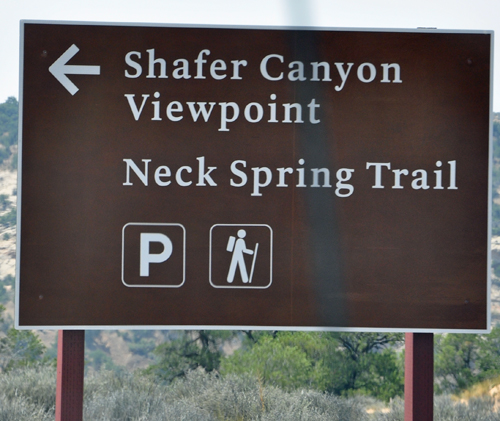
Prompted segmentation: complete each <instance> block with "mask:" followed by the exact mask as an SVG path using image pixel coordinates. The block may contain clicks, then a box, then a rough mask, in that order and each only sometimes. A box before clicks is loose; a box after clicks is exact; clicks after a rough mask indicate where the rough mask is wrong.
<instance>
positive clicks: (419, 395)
mask: <svg viewBox="0 0 500 421" xmlns="http://www.w3.org/2000/svg"><path fill="white" fill-rule="evenodd" d="M433 416H434V334H433V333H407V334H406V337H405V421H432V419H433Z"/></svg>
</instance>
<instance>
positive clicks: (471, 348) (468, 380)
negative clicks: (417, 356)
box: [434, 327, 500, 393]
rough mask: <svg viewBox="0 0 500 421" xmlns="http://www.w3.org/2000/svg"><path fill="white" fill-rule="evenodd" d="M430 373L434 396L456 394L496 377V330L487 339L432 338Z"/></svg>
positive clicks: (499, 360)
mask: <svg viewBox="0 0 500 421" xmlns="http://www.w3.org/2000/svg"><path fill="white" fill-rule="evenodd" d="M434 346H435V358H434V360H435V362H434V372H435V380H436V391H437V392H438V393H459V392H461V391H463V390H465V389H468V388H470V387H471V386H473V385H474V384H476V383H479V382H482V381H484V380H486V379H490V378H494V377H497V376H499V375H500V328H498V327H494V328H493V329H492V331H491V333H490V334H489V335H473V334H451V333H450V334H443V335H436V336H435V345H434Z"/></svg>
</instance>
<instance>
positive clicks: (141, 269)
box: [122, 222, 186, 288]
mask: <svg viewBox="0 0 500 421" xmlns="http://www.w3.org/2000/svg"><path fill="white" fill-rule="evenodd" d="M185 256H186V230H185V228H184V227H183V226H182V225H181V224H167V223H164V224H161V223H157V224H156V223H135V222H134V223H129V224H126V225H125V226H124V227H123V230H122V282H123V284H124V285H126V286H128V287H158V288H178V287H180V286H182V285H183V284H184V281H185V273H186V259H185Z"/></svg>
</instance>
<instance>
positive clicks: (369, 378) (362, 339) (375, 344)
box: [325, 333, 404, 400]
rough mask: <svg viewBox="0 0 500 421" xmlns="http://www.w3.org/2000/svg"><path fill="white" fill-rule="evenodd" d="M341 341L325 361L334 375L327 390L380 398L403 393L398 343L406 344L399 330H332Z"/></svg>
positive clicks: (334, 335)
mask: <svg viewBox="0 0 500 421" xmlns="http://www.w3.org/2000/svg"><path fill="white" fill-rule="evenodd" d="M330 335H331V337H332V338H334V339H336V340H337V341H338V345H339V346H337V347H336V348H334V349H332V348H330V350H329V353H328V355H327V356H326V357H325V364H326V365H327V367H328V368H329V369H330V372H331V377H330V382H329V383H328V385H327V391H329V392H333V393H335V394H338V395H353V394H356V393H361V394H366V395H372V396H375V397H377V398H379V399H383V400H389V399H390V398H392V397H394V396H397V395H402V394H403V390H404V377H403V364H402V355H401V354H399V355H398V354H397V352H396V350H395V346H397V345H400V344H402V343H403V335H402V334H399V333H332V334H330Z"/></svg>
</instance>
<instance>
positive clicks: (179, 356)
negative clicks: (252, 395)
mask: <svg viewBox="0 0 500 421" xmlns="http://www.w3.org/2000/svg"><path fill="white" fill-rule="evenodd" d="M235 334H236V332H231V331H211V330H191V331H181V332H179V336H178V337H177V338H176V339H174V340H172V341H168V342H165V343H163V344H161V345H158V346H157V347H156V348H155V349H154V351H153V354H155V355H156V356H157V358H158V362H157V363H156V364H152V365H150V366H149V367H148V368H147V369H146V373H148V374H154V375H155V376H157V377H159V378H160V379H162V380H164V381H166V382H171V381H172V380H174V379H175V378H177V377H183V376H185V375H186V373H187V372H188V371H190V370H194V369H196V368H198V367H202V368H204V369H205V371H207V372H210V371H213V370H217V369H218V368H219V364H220V360H221V356H222V345H223V344H224V342H225V341H227V340H230V339H231V338H232V337H234V336H235Z"/></svg>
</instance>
